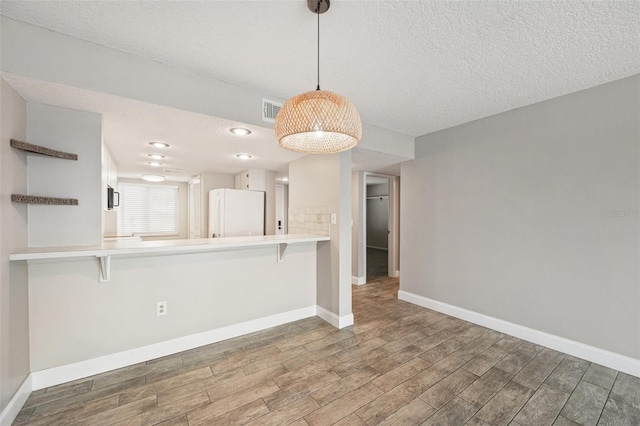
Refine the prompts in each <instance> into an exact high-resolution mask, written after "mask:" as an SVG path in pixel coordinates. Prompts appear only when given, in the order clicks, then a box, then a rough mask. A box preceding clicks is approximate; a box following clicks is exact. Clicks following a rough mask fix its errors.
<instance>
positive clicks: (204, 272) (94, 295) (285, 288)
mask: <svg viewBox="0 0 640 426" xmlns="http://www.w3.org/2000/svg"><path fill="white" fill-rule="evenodd" d="M328 240H329V237H326V236H318V235H303V234H299V235H269V236H252V237H231V238H217V239H196V240H167V241H146V242H138V241H122V242H109V243H103V244H101V245H98V246H91V247H51V248H44V247H43V248H29V249H27V250H24V251H21V252H17V253H13V254H11V256H10V260H11V261H13V262H20V261H28V269H29V306H30V309H29V311H30V314H29V321H30V332H31V338H30V342H31V370H32V372H33V373H32V375H33V380H34V383H33V385H34V389H38V388H42V387H45V386H50V385H52V384H55V383H61V382H63V381H69V380H73V379H75V378H80V377H86V376H88V375H92V374H97V373H100V372H103V371H108V370H111V369H114V368H119V367H123V366H126V365H132V364H135V363H138V362H142V361H146V360H149V359H153V358H157V357H161V356H165V355H169V354H171V353H175V352H179V351H183V350H186V349H189V348H193V347H198V346H202V345H206V344H210V343H213V342H217V341H220V340H224V339H228V338H231V337H235V336H238V335H241V334H246V333H250V332H253V331H257V330H261V329H264V328H268V327H272V326H275V325H279V324H283V323H287V322H290V321H295V320H298V319H302V318H306V317H310V316H314V315H316V314H317V312H318V309H321V308H318V307H317V306H316V304H317V303H316V291H317V288H316V287H317V285H316V283H317V276H316V271H317V255H316V251H317V246H319V245H322V244H329V242H328ZM158 304H164V310H163V311H162V312H160V311H159V308H158Z"/></svg>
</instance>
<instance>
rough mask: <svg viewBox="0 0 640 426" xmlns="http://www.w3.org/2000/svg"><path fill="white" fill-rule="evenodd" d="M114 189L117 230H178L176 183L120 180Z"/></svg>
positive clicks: (147, 232) (146, 232)
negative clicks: (118, 199)
mask: <svg viewBox="0 0 640 426" xmlns="http://www.w3.org/2000/svg"><path fill="white" fill-rule="evenodd" d="M118 191H119V192H120V207H118V234H120V235H131V234H134V233H135V234H142V235H177V234H178V187H177V186H165V185H145V184H139V183H128V182H122V183H119V184H118Z"/></svg>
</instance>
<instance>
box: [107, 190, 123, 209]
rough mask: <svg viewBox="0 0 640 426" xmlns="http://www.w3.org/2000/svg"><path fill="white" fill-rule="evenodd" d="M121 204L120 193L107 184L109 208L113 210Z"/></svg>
mask: <svg viewBox="0 0 640 426" xmlns="http://www.w3.org/2000/svg"><path fill="white" fill-rule="evenodd" d="M119 205H120V193H119V192H116V191H114V190H113V188H112V187H110V186H107V209H109V210H112V209H113V208H114V207H118V206H119Z"/></svg>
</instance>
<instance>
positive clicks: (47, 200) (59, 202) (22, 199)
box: [11, 194, 78, 206]
mask: <svg viewBox="0 0 640 426" xmlns="http://www.w3.org/2000/svg"><path fill="white" fill-rule="evenodd" d="M11 201H13V202H14V203H28V204H49V205H54V206H77V205H78V200H76V199H75V198H54V197H37V196H35V195H22V194H11Z"/></svg>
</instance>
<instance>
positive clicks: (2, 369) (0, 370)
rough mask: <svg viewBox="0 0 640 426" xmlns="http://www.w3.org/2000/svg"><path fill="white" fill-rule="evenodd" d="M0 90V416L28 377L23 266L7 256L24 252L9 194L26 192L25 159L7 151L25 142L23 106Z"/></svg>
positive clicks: (23, 234) (19, 212) (21, 225)
mask: <svg viewBox="0 0 640 426" xmlns="http://www.w3.org/2000/svg"><path fill="white" fill-rule="evenodd" d="M1 84H2V86H1V88H0V97H1V103H0V140H1V141H2V143H0V413H2V412H3V411H4V409H5V408H6V407H7V405H8V403H9V401H10V400H11V398H12V397H13V396H14V394H15V393H16V391H17V390H18V388H19V387H20V385H21V384H22V382H23V381H24V380H25V378H26V377H27V376H28V375H29V371H30V367H29V304H28V303H29V302H28V272H27V262H24V261H22V262H9V254H11V253H13V252H16V251H19V250H23V249H25V248H27V205H26V204H18V203H12V202H11V194H16V193H17V194H24V193H26V191H27V155H26V153H24V152H23V151H18V150H16V149H13V148H11V147H10V146H9V140H10V139H18V140H22V141H24V140H25V139H26V129H27V104H26V102H25V101H24V99H22V98H21V97H20V95H18V93H17V92H16V91H14V90H13V89H12V88H11V87H10V86H9V85H8V84H7V83H6V82H5V81H4V80H1Z"/></svg>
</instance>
